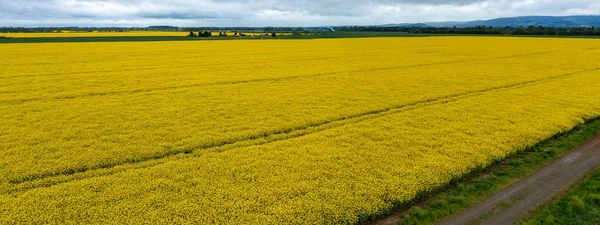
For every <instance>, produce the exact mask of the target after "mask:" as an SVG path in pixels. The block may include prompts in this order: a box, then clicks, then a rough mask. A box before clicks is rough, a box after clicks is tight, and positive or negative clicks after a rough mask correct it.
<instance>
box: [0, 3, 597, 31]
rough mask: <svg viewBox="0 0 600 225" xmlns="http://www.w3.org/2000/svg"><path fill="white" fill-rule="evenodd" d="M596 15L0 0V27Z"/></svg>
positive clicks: (494, 7) (515, 7)
mask: <svg viewBox="0 0 600 225" xmlns="http://www.w3.org/2000/svg"><path fill="white" fill-rule="evenodd" d="M573 14H586V15H590V14H600V1H598V0H370V1H361V0H220V1H217V0H196V1H192V0H171V1H168V0H164V1H162V0H122V1H117V0H20V1H14V0H0V26H148V25H164V24H169V25H176V26H318V25H350V24H358V25H366V24H382V23H402V22H435V21H459V20H474V19H490V18H495V17H507V16H521V15H573Z"/></svg>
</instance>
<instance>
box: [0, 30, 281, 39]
mask: <svg viewBox="0 0 600 225" xmlns="http://www.w3.org/2000/svg"><path fill="white" fill-rule="evenodd" d="M189 33H190V32H186V31H125V32H98V31H95V32H68V31H61V32H47V33H42V32H40V33H0V36H4V37H10V38H60V37H185V36H187V35H188V34H189ZM194 33H198V32H197V31H195V32H194ZM211 33H212V35H213V36H219V31H213V32H211ZM226 33H227V36H233V35H234V34H235V33H236V32H232V31H229V32H226ZM241 33H244V34H246V35H261V34H267V33H268V32H263V33H261V32H241ZM268 34H270V33H268ZM277 34H278V35H289V34H290V33H277Z"/></svg>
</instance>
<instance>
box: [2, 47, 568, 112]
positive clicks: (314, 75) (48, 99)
mask: <svg viewBox="0 0 600 225" xmlns="http://www.w3.org/2000/svg"><path fill="white" fill-rule="evenodd" d="M553 52H557V51H546V52H536V53H528V54H519V55H511V56H501V57H490V58H480V59H463V60H453V61H446V62H435V63H421V64H414V65H402V66H390V67H380V68H365V69H356V70H349V71H336V72H328V73H316V74H308V75H297V76H283V77H273V78H261V79H249V80H238V81H224V82H212V83H198V84H188V85H176V86H168V87H159V88H143V89H136V90H124V91H112V92H96V93H85V94H78V95H66V96H55V97H43V98H23V99H10V100H2V101H0V104H21V103H27V102H32V101H52V100H70V99H77V98H84V97H92V96H108V95H120V94H136V93H142V92H152V91H161V90H175V89H180V88H194V87H205V86H218V85H232V84H241V83H257V82H273V81H274V82H277V81H283V80H293V79H301V78H309V77H319V76H327V75H336V74H344V73H357V72H368V71H385V70H393V69H402V68H419V67H427V66H435V65H449V64H454V63H464V62H476V61H486V60H496V59H507V58H515V57H527V56H533V55H542V54H549V53H553Z"/></svg>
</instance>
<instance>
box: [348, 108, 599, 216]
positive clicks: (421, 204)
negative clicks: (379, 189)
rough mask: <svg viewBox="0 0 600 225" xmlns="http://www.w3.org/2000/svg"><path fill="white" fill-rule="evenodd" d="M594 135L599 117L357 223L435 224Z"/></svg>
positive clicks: (597, 132) (396, 203) (587, 120)
mask: <svg viewBox="0 0 600 225" xmlns="http://www.w3.org/2000/svg"><path fill="white" fill-rule="evenodd" d="M598 134H600V117H595V118H589V119H585V122H584V123H582V124H580V125H577V126H575V127H573V128H572V129H571V130H568V131H566V132H559V133H557V134H555V135H553V136H551V137H550V138H548V139H545V140H542V141H540V142H539V143H538V144H535V145H533V146H530V147H528V148H526V149H524V150H519V151H516V152H514V153H512V154H509V155H507V156H506V157H504V158H502V159H500V160H497V161H494V162H492V163H491V164H489V166H487V167H485V168H477V169H475V170H472V171H471V172H469V173H467V175H465V176H463V177H459V178H456V179H453V180H452V181H451V182H450V183H448V184H447V185H444V186H442V187H439V188H438V189H436V190H433V191H430V192H422V193H419V194H418V195H417V196H416V198H414V199H413V200H412V201H410V202H394V203H392V204H393V207H392V208H389V209H386V210H383V211H381V212H380V213H378V214H372V215H360V217H359V222H358V224H367V225H371V224H397V223H398V224H400V223H401V224H432V223H435V222H439V221H441V220H442V219H444V218H446V217H448V216H452V215H454V214H456V213H459V212H461V211H463V210H465V209H467V208H468V207H469V206H471V205H474V204H476V203H477V202H479V201H481V200H483V199H485V198H487V197H489V196H491V195H492V194H494V193H496V192H497V191H499V190H502V188H504V187H507V186H509V185H510V184H512V183H514V182H516V181H517V180H519V179H521V178H524V177H526V176H527V175H529V174H531V173H533V172H535V171H536V170H538V169H539V168H542V167H543V166H544V165H546V164H548V163H550V162H551V161H553V160H555V159H557V158H559V157H560V156H562V155H564V154H566V153H568V152H570V150H572V149H573V148H575V147H577V146H579V145H581V144H583V143H585V142H586V141H588V140H589V139H590V138H592V137H594V136H596V135H598ZM569 190H572V189H569ZM542 207H543V206H542Z"/></svg>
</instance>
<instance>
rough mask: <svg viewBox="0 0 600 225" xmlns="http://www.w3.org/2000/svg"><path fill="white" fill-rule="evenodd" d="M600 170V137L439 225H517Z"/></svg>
mask: <svg viewBox="0 0 600 225" xmlns="http://www.w3.org/2000/svg"><path fill="white" fill-rule="evenodd" d="M598 166H600V135H597V136H595V137H594V138H592V139H591V140H589V141H587V142H586V143H584V144H582V145H581V146H579V147H577V148H575V149H573V150H572V151H570V152H569V153H567V154H566V155H564V156H562V157H560V158H558V159H556V160H554V161H553V162H551V163H549V164H548V165H546V166H544V167H543V168H541V169H540V170H538V171H537V172H534V173H532V174H530V175H529V176H527V177H525V178H523V179H521V180H519V181H517V182H515V183H513V184H512V185H510V186H509V187H507V188H505V189H503V190H500V191H498V192H496V193H495V194H494V195H492V196H490V197H488V198H487V199H485V200H483V201H481V202H479V203H476V204H475V205H472V206H471V207H470V208H468V209H466V210H465V211H463V212H460V213H458V214H456V215H454V216H451V217H450V218H448V219H446V220H443V221H441V222H440V223H439V224H440V225H455V224H456V225H463V224H494V225H496V224H497V225H504V224H514V223H517V222H518V221H519V220H520V219H521V218H523V217H525V216H527V215H528V213H529V212H531V211H532V210H535V209H537V208H538V207H539V206H541V205H543V204H545V203H547V202H549V201H550V200H551V199H552V198H553V197H554V196H556V195H558V194H559V193H561V191H563V190H565V189H566V188H569V187H571V186H573V185H574V184H575V183H577V181H580V180H581V179H582V178H583V177H585V175H586V174H588V173H589V172H591V171H593V170H595V169H596V168H598Z"/></svg>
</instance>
